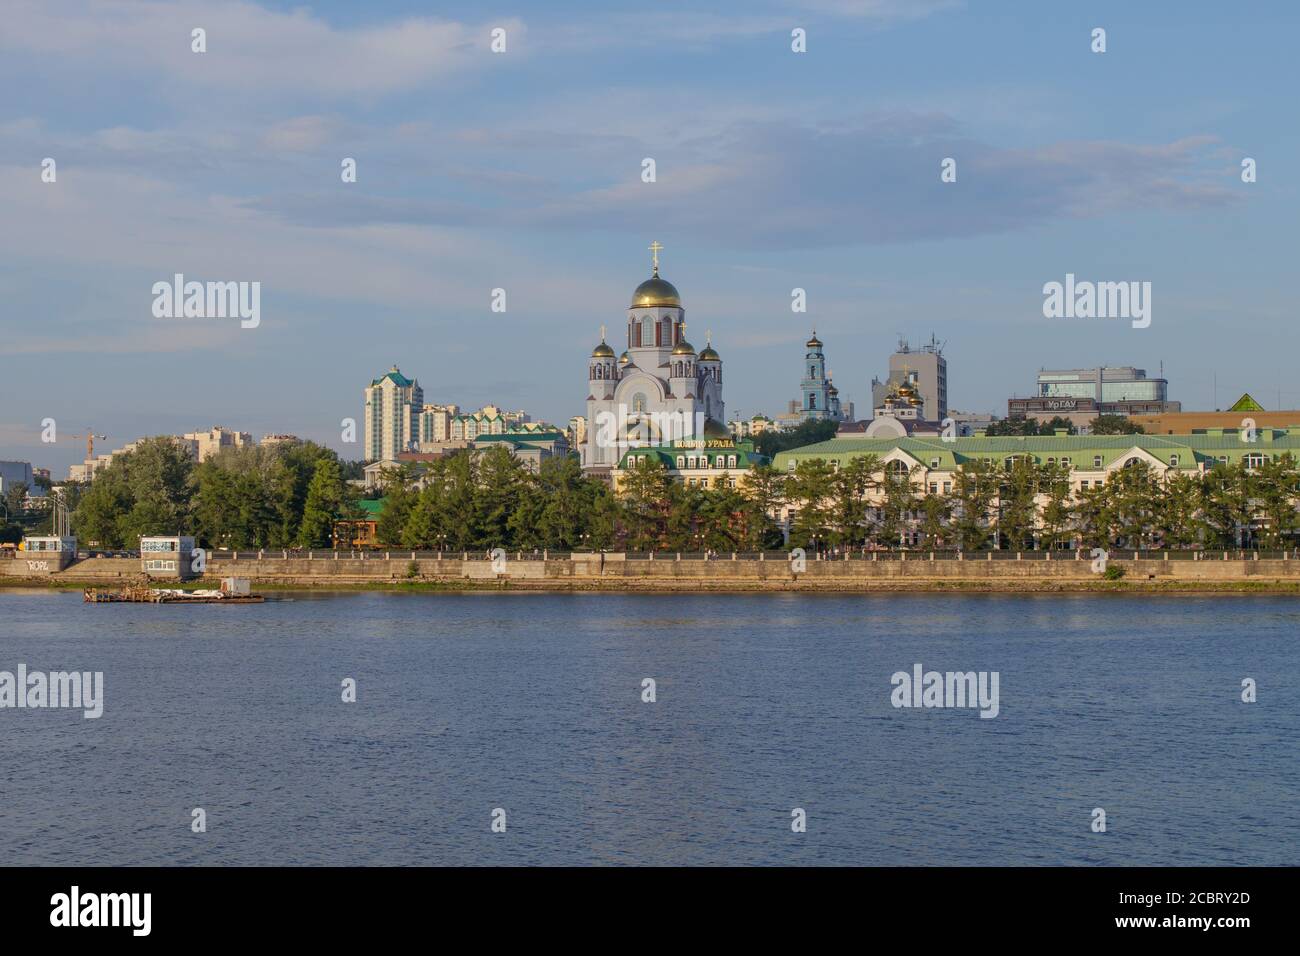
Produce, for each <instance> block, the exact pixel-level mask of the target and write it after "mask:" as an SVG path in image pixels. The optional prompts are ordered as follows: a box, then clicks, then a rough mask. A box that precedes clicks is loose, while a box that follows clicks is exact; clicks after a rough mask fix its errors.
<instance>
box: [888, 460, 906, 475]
mask: <svg viewBox="0 0 1300 956" xmlns="http://www.w3.org/2000/svg"><path fill="white" fill-rule="evenodd" d="M885 470H886V471H888V472H889V474H891V475H894V476H895V477H899V476H903V475H906V474H907V473H908V472H909V471H911V469H910V468H908V467H907V462H905V461H903V460H902V459H901V458H895V459H894V460H893V461H891V462H890V463H889V464H888V465H886V466H885Z"/></svg>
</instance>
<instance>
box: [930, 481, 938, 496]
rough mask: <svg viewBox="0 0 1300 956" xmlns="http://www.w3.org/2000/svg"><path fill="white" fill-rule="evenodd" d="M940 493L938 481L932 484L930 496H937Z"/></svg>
mask: <svg viewBox="0 0 1300 956" xmlns="http://www.w3.org/2000/svg"><path fill="white" fill-rule="evenodd" d="M938 493H939V482H937V481H932V482H930V494H932V495H937V494H938Z"/></svg>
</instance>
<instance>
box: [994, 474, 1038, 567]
mask: <svg viewBox="0 0 1300 956" xmlns="http://www.w3.org/2000/svg"><path fill="white" fill-rule="evenodd" d="M998 478H999V480H998V501H997V503H998V534H999V536H1000V537H1001V538H1002V543H1003V544H1005V545H1006V547H1007V549H1008V550H1011V551H1030V550H1033V547H1034V536H1035V533H1036V531H1037V526H1038V499H1037V495H1038V486H1039V473H1038V465H1037V463H1036V462H1035V461H1034V459H1033V458H1032V457H1030V456H1029V455H1016V456H1015V457H1013V458H1012V460H1011V462H1010V464H1009V465H1007V466H1006V467H1005V468H1004V469H1003V471H1002V474H1001V475H1000V476H998Z"/></svg>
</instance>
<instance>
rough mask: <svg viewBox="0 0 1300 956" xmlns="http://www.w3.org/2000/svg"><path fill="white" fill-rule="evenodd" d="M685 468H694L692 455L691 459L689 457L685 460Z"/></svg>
mask: <svg viewBox="0 0 1300 956" xmlns="http://www.w3.org/2000/svg"><path fill="white" fill-rule="evenodd" d="M686 467H687V468H694V467H695V456H694V455H691V457H689V458H687V459H686Z"/></svg>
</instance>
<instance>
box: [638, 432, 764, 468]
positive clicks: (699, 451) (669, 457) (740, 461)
mask: <svg viewBox="0 0 1300 956" xmlns="http://www.w3.org/2000/svg"><path fill="white" fill-rule="evenodd" d="M707 442H708V440H707V439H706V442H705V444H706V447H704V448H701V447H699V445H700V443H698V442H694V441H686V442H683V443H677V442H669V443H668V444H666V445H651V446H646V447H644V448H629V449H628V450H627V451H625V452H624V453H623V457H622V458H620V459H619V462H618V467H619V468H627V467H628V464H627V460H628V458H629V457H632V456H638V455H645V456H646V457H650V458H654V459H656V460H657V461H658V462H659V463H660V464H661V465H663V466H664V467H665V468H668V469H670V470H676V468H677V456H678V455H683V456H685V455H694V456H695V457H696V458H699V457H701V456H703V457H705V458H708V459H710V464H712V459H714V458H719V457H721V458H726V457H727V456H729V455H735V456H736V467H737V468H753V467H754V466H756V465H762V464H765V463H766V462H767V456H766V455H760V454H759V453H758V452H756V451H755V450H754V443H753V442H751V441H745V440H743V439H742V440H741V441H738V442H735V443H734V444H727V445H723V446H720V447H712V448H710V447H707Z"/></svg>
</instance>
